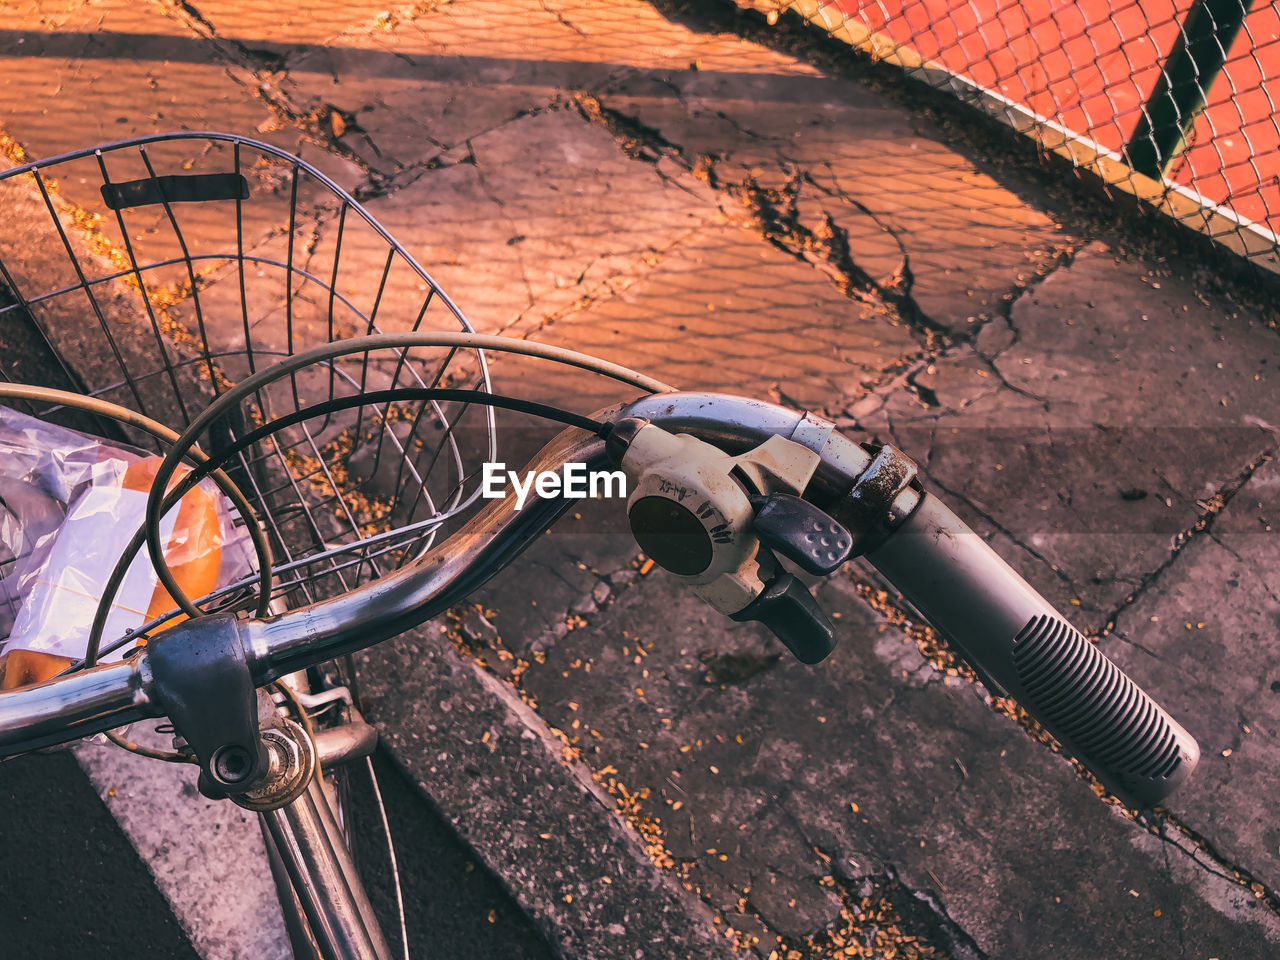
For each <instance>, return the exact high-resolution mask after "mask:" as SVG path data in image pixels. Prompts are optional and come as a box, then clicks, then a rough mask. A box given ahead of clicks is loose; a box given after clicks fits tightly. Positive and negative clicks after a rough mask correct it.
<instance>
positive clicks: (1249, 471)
mask: <svg viewBox="0 0 1280 960" xmlns="http://www.w3.org/2000/svg"><path fill="white" fill-rule="evenodd" d="M1275 453H1276V451H1275V449H1268V450H1265V451H1263V452H1262V453H1260V454H1259V455H1258V456H1257V457H1255V458H1254V459H1253V460H1251V461H1250V462H1249V463H1247V464H1246V465H1245V466H1244V468H1243V469H1242V470H1241V471H1240V472H1239V473H1237V474H1236V475H1235V476H1234V477H1232V478H1231V479H1230V480H1228V481H1227V482H1226V483H1224V484H1223V485H1222V486H1221V487H1220V488H1219V489H1218V490H1217V492H1216V493H1214V494H1213V496H1211V497H1208V498H1207V499H1205V500H1200V501H1197V503H1199V504H1200V505H1201V507H1202V509H1201V513H1200V515H1199V516H1198V517H1197V518H1196V520H1195V522H1194V523H1192V525H1191V526H1190V527H1188V528H1187V529H1186V530H1183V531H1181V532H1180V533H1178V534H1177V535H1176V536H1175V537H1174V538H1173V543H1172V544H1171V545H1170V547H1169V555H1168V556H1167V557H1165V559H1164V561H1163V562H1162V563H1161V564H1160V565H1159V566H1158V567H1156V568H1155V569H1154V570H1151V571H1149V572H1148V573H1144V574H1143V575H1142V579H1141V580H1139V582H1138V585H1137V587H1135V588H1134V590H1133V592H1132V593H1130V594H1129V595H1128V596H1127V597H1125V598H1124V600H1123V602H1121V603H1120V604H1119V605H1118V606H1117V607H1116V608H1115V609H1114V610H1113V611H1112V612H1111V613H1110V615H1109V616H1108V617H1107V618H1106V621H1105V626H1104V627H1103V630H1102V633H1101V634H1100V638H1102V637H1107V636H1110V635H1111V634H1113V633H1114V632H1115V626H1116V624H1117V623H1118V622H1119V619H1120V617H1121V616H1122V615H1123V614H1124V613H1125V612H1126V611H1127V610H1129V609H1130V608H1132V607H1133V606H1134V605H1135V604H1136V603H1137V602H1138V601H1139V600H1141V599H1142V597H1144V596H1145V595H1146V594H1147V592H1148V591H1149V590H1150V589H1151V588H1152V587H1153V586H1154V585H1155V584H1156V583H1157V582H1158V581H1159V580H1160V578H1161V576H1162V575H1163V574H1164V572H1165V571H1166V570H1168V569H1169V568H1170V567H1172V566H1173V565H1174V564H1175V563H1177V561H1178V558H1179V557H1180V556H1182V553H1183V551H1184V550H1186V548H1187V547H1188V546H1189V545H1190V544H1191V543H1192V542H1193V541H1194V540H1196V539H1197V538H1198V537H1200V536H1201V535H1209V536H1211V537H1212V533H1213V526H1214V524H1215V523H1216V522H1217V518H1218V516H1219V515H1221V513H1222V511H1223V510H1225V509H1226V508H1227V506H1228V504H1230V503H1231V501H1232V500H1233V499H1234V498H1235V496H1236V494H1238V493H1239V492H1240V491H1241V490H1242V489H1243V488H1244V486H1245V484H1247V483H1248V482H1249V480H1250V479H1251V478H1252V477H1253V475H1254V474H1255V473H1257V471H1258V470H1259V469H1260V468H1261V467H1262V465H1263V464H1265V463H1269V462H1270V461H1271V460H1272V459H1273V458H1274V457H1275ZM1214 540H1215V542H1217V543H1219V544H1221V543H1222V541H1221V540H1217V539H1216V538H1214ZM1121 639H1127V638H1125V637H1123V636H1121Z"/></svg>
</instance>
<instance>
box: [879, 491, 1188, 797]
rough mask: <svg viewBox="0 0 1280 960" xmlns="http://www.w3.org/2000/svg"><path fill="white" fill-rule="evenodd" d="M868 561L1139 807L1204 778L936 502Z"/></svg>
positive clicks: (1143, 709) (1159, 722) (1110, 667)
mask: <svg viewBox="0 0 1280 960" xmlns="http://www.w3.org/2000/svg"><path fill="white" fill-rule="evenodd" d="M867 559H868V560H870V561H871V563H873V564H874V565H875V567H876V568H877V569H878V570H879V571H880V572H881V573H883V574H884V575H885V576H886V577H887V578H888V579H889V581H890V582H891V583H892V584H893V585H894V586H895V587H897V588H898V590H900V591H901V592H902V595H903V596H904V597H906V598H907V599H908V600H910V601H911V603H912V604H913V605H914V606H915V608H916V609H917V610H919V611H920V613H921V614H922V615H923V616H924V617H925V619H927V620H928V621H929V622H930V623H931V624H932V625H933V626H934V627H935V628H937V629H938V630H939V631H940V632H941V633H942V635H943V636H944V637H945V638H946V639H947V640H948V641H949V642H950V643H951V644H952V646H953V647H954V649H955V650H956V651H957V652H958V653H959V654H960V655H961V656H962V657H963V658H964V659H965V660H966V661H967V662H968V663H969V664H970V665H971V666H972V667H973V668H974V670H975V671H976V672H977V673H978V675H979V676H980V677H981V678H982V680H983V682H984V683H985V684H986V685H987V686H988V688H990V689H991V690H992V692H993V693H996V694H1002V695H1009V696H1012V697H1013V698H1014V699H1015V700H1016V701H1017V702H1018V703H1019V704H1021V705H1022V706H1023V707H1024V708H1025V709H1026V710H1027V711H1028V712H1029V713H1031V715H1032V716H1034V717H1035V718H1036V719H1037V720H1039V721H1040V723H1041V724H1043V725H1044V727H1045V728H1046V729H1047V730H1049V732H1050V733H1052V734H1053V735H1054V736H1055V737H1057V738H1058V740H1059V742H1061V743H1062V745H1063V746H1064V748H1065V749H1066V750H1067V751H1069V752H1070V753H1071V754H1072V755H1073V756H1075V758H1076V759H1077V760H1079V761H1080V762H1081V763H1083V764H1084V765H1085V766H1086V767H1088V769H1089V770H1090V771H1092V773H1093V774H1094V776H1096V777H1097V778H1098V779H1099V780H1101V781H1102V782H1103V783H1104V784H1106V786H1107V787H1108V788H1110V789H1111V790H1112V792H1114V793H1115V794H1116V796H1118V797H1120V798H1121V799H1122V800H1124V801H1125V802H1126V803H1128V804H1129V805H1130V806H1134V807H1146V806H1151V805H1154V804H1156V803H1158V802H1159V801H1160V800H1162V799H1163V798H1164V797H1166V796H1167V795H1168V794H1169V793H1170V792H1172V791H1173V789H1174V788H1175V787H1177V785H1178V784H1179V783H1181V782H1182V781H1183V780H1185V779H1186V778H1187V776H1188V775H1189V774H1190V773H1191V771H1192V770H1193V769H1195V766H1196V763H1197V762H1198V761H1199V759H1200V748H1199V747H1198V746H1197V745H1196V741H1195V739H1194V738H1193V737H1192V736H1191V735H1190V734H1189V733H1187V731H1186V730H1184V729H1183V728H1182V726H1181V725H1180V724H1179V723H1178V722H1177V721H1176V720H1174V719H1173V718H1172V717H1170V716H1169V714H1168V713H1166V712H1165V711H1164V710H1163V709H1162V708H1161V707H1160V705H1159V704H1157V703H1156V702H1155V701H1154V700H1153V699H1151V697H1150V696H1148V695H1147V694H1146V693H1145V692H1144V691H1143V690H1142V688H1141V687H1139V686H1138V685H1137V684H1136V683H1134V682H1133V680H1131V679H1130V678H1129V677H1128V676H1126V675H1125V673H1124V672H1123V671H1122V670H1121V669H1120V668H1119V667H1117V666H1116V665H1115V664H1114V663H1112V662H1111V661H1110V660H1108V659H1107V657H1106V656H1105V655H1104V654H1103V653H1102V651H1100V650H1099V649H1098V648H1097V646H1096V645H1094V644H1092V643H1090V642H1089V641H1088V640H1086V639H1085V638H1084V637H1083V636H1081V635H1080V633H1079V631H1077V630H1076V629H1075V628H1074V627H1072V626H1071V624H1069V623H1067V621H1066V620H1064V619H1063V618H1062V617H1061V616H1059V615H1058V613H1057V611H1055V610H1054V609H1053V607H1051V606H1050V605H1049V604H1048V602H1046V601H1045V599H1044V598H1043V597H1041V596H1040V594H1039V593H1037V592H1036V591H1035V590H1034V589H1032V587H1031V586H1030V585H1029V584H1028V583H1027V582H1026V581H1025V580H1023V579H1022V577H1020V576H1019V575H1018V574H1017V573H1016V572H1015V571H1014V570H1013V568H1011V567H1010V566H1009V565H1008V564H1007V563H1005V562H1004V561H1003V560H1002V559H1001V558H1000V557H999V555H997V554H996V552H995V551H994V550H992V549H991V548H990V547H989V546H987V544H986V542H985V541H983V539H982V538H981V537H979V536H978V535H977V534H976V533H974V532H973V531H972V530H971V529H969V527H968V526H967V525H965V523H964V521H962V520H961V519H960V518H959V517H957V516H956V515H955V514H954V513H952V512H951V511H950V510H949V509H947V507H946V506H945V505H944V504H943V503H942V502H941V501H940V500H938V499H937V498H936V497H934V496H931V495H928V494H926V495H925V497H924V499H923V500H922V501H921V503H920V505H919V507H917V508H916V510H915V511H914V512H913V513H912V514H911V516H910V517H908V518H907V520H906V521H904V523H903V524H902V525H901V526H900V527H898V528H897V529H896V530H895V531H894V532H893V533H892V534H891V535H890V536H889V537H888V538H887V539H886V540H885V541H884V542H883V543H882V544H881V545H880V546H879V547H878V548H876V549H875V550H874V551H872V552H871V553H869V554H868V555H867Z"/></svg>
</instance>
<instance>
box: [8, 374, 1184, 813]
mask: <svg viewBox="0 0 1280 960" xmlns="http://www.w3.org/2000/svg"><path fill="white" fill-rule="evenodd" d="M608 413H609V414H610V416H611V418H616V417H620V416H627V417H639V418H643V419H646V420H649V421H650V422H652V423H654V424H657V425H658V426H660V427H662V428H664V429H666V430H670V431H675V432H682V433H689V434H692V435H694V436H696V437H697V438H699V439H701V440H705V441H707V442H710V443H713V444H716V445H717V446H720V447H722V448H723V449H725V450H726V451H728V452H730V453H736V452H742V451H743V450H746V449H749V448H751V447H754V446H756V445H758V444H760V443H763V442H764V441H765V440H767V439H768V438H769V437H771V436H773V435H775V434H781V435H783V436H787V437H789V438H791V439H793V440H796V441H797V442H799V443H802V444H804V445H805V446H808V447H809V448H810V449H813V450H814V451H815V452H818V453H819V454H820V455H821V458H822V459H821V463H820V464H819V467H818V469H817V471H816V472H815V474H814V477H813V479H812V480H811V482H810V487H809V489H808V490H806V492H805V493H806V498H807V499H811V500H812V501H813V502H814V503H816V504H817V505H819V506H822V507H824V508H825V509H827V510H828V511H829V512H830V513H831V514H832V515H833V516H834V517H835V518H836V519H837V520H844V519H845V516H844V515H843V514H844V513H845V510H842V507H846V508H847V510H848V511H849V512H850V513H851V515H852V516H853V517H854V519H855V520H856V508H855V507H854V506H852V505H847V504H845V503H844V501H845V500H848V499H849V498H848V497H847V494H849V491H850V489H851V488H852V487H853V485H854V483H855V482H856V481H857V480H858V479H859V477H861V476H862V475H863V474H864V472H865V471H867V470H868V467H869V466H870V465H871V463H872V456H871V454H870V453H868V452H867V451H866V450H864V449H863V448H862V447H861V446H859V445H858V444H856V443H854V442H853V441H852V440H850V439H848V438H847V437H844V436H843V435H842V434H840V433H838V432H835V431H834V430H833V429H832V425H831V424H830V423H827V422H825V421H821V420H819V419H817V418H814V417H810V416H808V415H805V414H800V413H796V412H794V411H790V410H786V409H784V408H782V407H778V406H775V405H773V404H769V403H764V402H762V401H758V400H750V399H746V398H741V397H730V396H725V395H719V394H705V393H679V394H657V395H654V396H651V397H647V398H644V399H642V400H639V401H636V402H635V403H633V404H630V405H629V406H627V407H626V408H625V409H623V410H621V411H617V410H614V411H609V412H608ZM568 462H580V463H585V464H587V466H588V469H594V468H597V467H601V466H603V465H604V464H605V451H604V441H602V440H601V439H600V438H598V437H596V436H593V435H591V434H588V433H586V432H585V431H582V430H578V429H569V430H566V431H564V432H562V433H561V434H559V435H558V436H557V437H556V438H555V439H554V440H553V441H552V442H551V443H550V444H548V445H547V446H546V447H544V448H543V449H542V451H540V452H539V454H538V455H537V456H536V457H535V458H534V460H533V461H532V462H531V463H530V464H529V469H533V470H558V469H559V468H560V467H561V466H563V465H564V464H565V463H568ZM842 498H843V499H842ZM572 503H573V501H572V500H568V499H564V498H562V497H553V498H541V497H536V496H534V495H532V494H531V495H530V498H529V500H528V501H527V502H526V503H525V506H524V508H523V509H521V510H516V509H515V506H514V501H513V498H510V497H508V498H506V499H504V500H495V501H493V502H491V503H490V504H489V505H488V506H486V507H485V508H484V509H483V510H481V511H479V512H478V513H477V514H476V515H475V516H474V517H473V518H472V519H471V520H470V521H468V522H467V523H466V524H465V525H464V526H463V527H462V528H461V529H460V530H459V531H458V532H456V533H454V534H453V535H452V536H450V537H449V539H448V540H447V541H446V542H445V545H444V546H443V547H442V548H441V549H437V550H433V551H431V552H430V553H429V554H427V555H426V556H425V557H423V558H422V559H421V560H418V561H416V562H415V563H412V564H409V565H408V566H406V567H403V568H402V569H400V570H399V571H397V572H395V573H393V574H390V575H388V576H386V577H383V578H381V579H379V580H376V581H374V582H372V583H370V584H366V585H365V586H362V587H360V588H358V589H356V590H353V591H351V592H349V593H346V594H343V595H341V596H338V597H335V598H333V599H330V600H324V601H320V602H318V603H315V604H311V605H309V606H306V607H302V608H299V609H297V610H292V611H289V612H287V613H283V614H280V615H277V616H274V617H269V618H266V619H261V620H257V619H254V620H246V621H236V620H234V619H233V618H232V617H231V616H230V615H224V616H225V620H226V629H228V630H230V631H234V632H235V633H236V635H237V636H238V637H239V641H240V643H241V645H242V646H243V649H244V651H245V655H246V659H247V662H248V666H249V670H250V674H251V676H252V679H253V682H254V683H255V684H256V685H258V686H261V685H262V684H265V683H269V682H270V681H272V680H274V679H276V678H278V677H281V676H283V675H285V674H288V673H291V672H293V671H296V670H300V669H303V668H305V667H308V666H311V665H313V664H316V663H320V662H323V661H326V660H330V659H333V658H334V657H336V656H340V655H342V654H345V653H350V652H352V651H353V650H357V649H360V648H363V647H367V646H371V645H372V644H374V643H377V642H379V641H381V640H385V639H387V638H389V637H392V636H395V635H397V634H399V633H402V632H404V631H405V630H408V629H410V628H412V627H414V626H417V625H418V624H420V623H422V622H424V621H426V620H428V619H430V618H431V617H433V616H436V615H437V614H439V613H440V612H442V611H443V610H445V609H447V608H448V607H449V606H451V605H452V604H454V603H456V602H458V601H459V600H461V599H463V598H465V597H466V596H467V595H469V594H470V593H471V592H472V591H474V590H475V589H476V588H478V587H479V586H481V585H482V584H483V583H484V582H485V581H487V580H488V579H489V578H490V577H492V576H493V575H494V574H496V573H497V572H498V571H500V570H501V569H502V568H503V567H505V566H506V565H507V564H508V563H510V562H511V560H513V559H514V558H515V557H516V556H518V555H519V554H520V552H521V551H523V550H524V549H525V547H527V546H528V545H529V543H531V542H532V541H533V540H534V539H536V538H537V537H538V536H539V535H540V534H541V533H542V532H543V531H545V530H546V529H547V527H548V526H549V525H550V524H551V523H552V522H554V521H555V520H556V519H557V518H559V516H560V515H561V514H563V513H564V512H565V511H566V510H568V509H569V507H570V506H571V504H572ZM895 507H896V508H899V509H897V510H896V511H895V512H897V513H898V514H899V516H900V517H903V518H904V519H902V520H901V521H900V522H899V523H898V525H897V526H896V527H895V528H894V530H893V531H892V532H891V533H890V534H889V535H888V536H887V537H886V538H885V539H884V540H883V541H881V542H880V543H879V544H878V545H876V546H874V547H873V548H872V549H871V551H870V552H869V553H868V554H867V555H866V557H867V560H869V561H870V562H871V563H872V564H873V565H874V566H876V567H877V568H878V569H879V570H880V571H881V573H883V574H884V575H885V576H886V577H887V578H888V579H889V581H890V582H892V583H893V584H894V585H895V586H896V587H897V588H898V589H899V590H901V591H902V593H903V595H904V596H905V597H906V598H907V599H908V600H910V601H911V603H912V604H913V605H914V606H915V607H916V608H917V609H918V610H919V611H920V612H921V613H922V614H923V615H924V616H925V618H926V619H927V620H928V621H929V622H930V623H932V624H933V625H934V626H935V627H936V628H937V629H938V630H939V631H940V632H941V633H942V634H943V635H944V636H945V637H946V638H947V639H948V640H949V641H951V643H952V644H953V645H954V647H955V648H956V649H957V651H958V652H959V653H960V654H961V656H963V657H964V659H965V660H966V661H968V662H969V663H970V664H971V665H972V666H973V667H974V669H975V670H976V671H977V673H978V675H979V676H980V677H981V679H982V680H983V681H984V682H985V683H986V685H987V686H988V688H989V689H990V690H991V692H992V693H993V694H1008V695H1012V696H1013V697H1014V698H1015V699H1016V700H1018V702H1019V703H1021V704H1022V706H1023V707H1025V708H1026V709H1027V710H1028V711H1029V712H1031V713H1032V715H1034V716H1035V717H1036V718H1037V719H1038V720H1039V721H1040V722H1041V723H1042V724H1043V725H1044V726H1045V728H1046V729H1048V730H1049V732H1051V733H1052V734H1053V735H1054V736H1056V737H1057V738H1058V739H1059V740H1060V741H1061V742H1062V743H1063V745H1064V746H1065V747H1066V748H1067V749H1068V750H1070V751H1071V752H1073V753H1074V754H1075V756H1076V757H1077V758H1078V759H1079V760H1080V761H1081V762H1082V763H1084V764H1085V766H1087V767H1088V768H1089V769H1090V770H1091V771H1092V772H1093V773H1094V774H1095V775H1097V777H1098V778H1099V779H1100V780H1102V781H1103V782H1104V783H1105V784H1106V785H1107V786H1108V787H1109V788H1110V789H1112V790H1113V791H1114V792H1115V793H1116V794H1117V795H1119V796H1120V797H1121V798H1122V799H1124V800H1126V801H1127V802H1129V803H1130V804H1131V805H1134V806H1146V805H1149V804H1153V803H1155V802H1158V801H1159V800H1160V799H1162V798H1163V797H1164V796H1166V795H1167V794H1168V793H1169V792H1171V791H1172V790H1173V789H1174V788H1175V787H1176V786H1177V784H1178V783H1180V782H1181V781H1182V780H1184V779H1185V778H1186V776H1187V775H1188V774H1189V773H1190V772H1191V770H1192V769H1193V768H1194V767H1195V764H1196V762H1197V760H1198V758H1199V750H1198V747H1197V746H1196V743H1195V740H1194V739H1193V738H1192V737H1191V736H1190V735H1189V734H1188V733H1187V732H1186V731H1185V730H1184V729H1183V728H1182V727H1181V726H1180V725H1179V724H1178V723H1177V722H1176V721H1174V720H1173V719H1172V718H1171V717H1169V715H1168V714H1167V713H1165V711H1164V710H1163V709H1162V708H1161V707H1160V706H1159V705H1157V704H1156V703H1155V701H1154V700H1152V699H1151V698H1150V697H1149V696H1148V695H1147V694H1146V693H1144V692H1143V691H1142V690H1141V688H1139V687H1138V685H1137V684H1135V683H1134V682H1133V681H1132V680H1130V679H1129V678H1128V677H1127V676H1125V674H1124V673H1123V672H1121V671H1120V670H1119V668H1117V667H1116V666H1115V665H1114V664H1112V663H1111V661H1110V660H1108V659H1107V658H1106V657H1105V656H1104V655H1103V654H1102V653H1101V652H1100V651H1099V650H1098V649H1097V647H1096V646H1095V645H1093V644H1090V643H1089V642H1088V641H1087V640H1085V639H1084V638H1083V637H1082V636H1081V635H1080V634H1079V633H1078V632H1077V631H1076V630H1075V629H1074V628H1072V627H1071V626H1070V624H1068V623H1067V622H1066V621H1065V620H1063V618H1062V617H1060V616H1059V615H1058V614H1057V612H1056V611H1055V610H1054V609H1053V607H1051V606H1050V605H1049V604H1048V603H1047V602H1046V601H1045V600H1044V599H1043V598H1042V597H1041V596H1040V595H1039V594H1038V593H1037V592H1036V591H1035V590H1034V589H1032V588H1031V587H1030V586H1029V585H1028V584H1027V583H1026V581H1024V580H1023V579H1022V578H1021V577H1020V576H1019V575H1018V574H1017V573H1016V572H1014V570H1013V569H1012V568H1011V567H1009V566H1008V564H1006V563H1005V562H1004V561H1003V560H1002V559H1001V558H1000V557H999V556H998V555H997V554H996V553H995V551H993V550H992V549H991V548H990V547H989V546H988V545H987V544H986V543H985V541H983V540H982V539H981V538H980V537H979V536H978V535H977V534H976V533H974V532H973V531H972V530H970V529H969V528H968V527H967V526H966V525H965V524H964V523H963V521H961V520H960V519H959V518H958V517H956V515H955V514H953V513H952V512H951V511H950V510H948V509H947V508H946V506H945V505H943V504H942V503H941V502H940V501H938V500H937V499H936V498H934V497H933V496H931V495H929V494H927V493H925V494H921V493H919V492H918V491H915V490H913V489H910V488H908V489H907V490H904V491H903V499H902V500H901V501H895ZM208 619H210V618H203V621H207V620H208ZM190 623H191V621H186V622H184V623H179V624H177V625H175V626H173V627H171V628H170V629H169V630H167V631H165V633H163V634H161V635H160V636H159V637H157V638H156V639H155V640H153V641H152V643H153V644H161V643H166V642H168V641H169V638H170V637H172V636H175V635H177V634H178V633H179V632H181V631H183V630H187V629H191V627H190ZM147 658H148V654H147V652H146V650H145V649H144V650H143V651H142V652H141V653H140V654H138V655H137V656H136V657H135V658H134V659H133V660H131V661H128V662H124V663H119V664H112V665H108V666H101V667H96V668H94V669H91V670H85V671H82V672H79V673H75V674H71V675H69V676H66V677H63V678H60V679H57V680H53V681H50V682H47V683H45V684H41V685H38V686H34V687H27V688H20V689H18V690H14V691H9V692H6V693H4V694H0V756H7V755H11V754H14V753H19V752H23V751H25V750H30V749H34V748H36V747H41V746H47V745H49V744H53V743H59V742H65V741H68V740H73V739H76V738H78V737H82V736H86V735H88V734H92V733H97V732H99V731H102V730H106V729H110V728H112V727H116V726H120V725H122V724H124V723H129V722H132V721H135V720H140V719H146V718H148V717H157V716H161V715H163V713H164V710H163V708H162V705H161V704H160V703H159V702H158V700H157V697H156V695H155V694H156V689H155V683H154V678H153V677H152V675H151V671H150V668H149V665H148V659H147Z"/></svg>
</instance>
